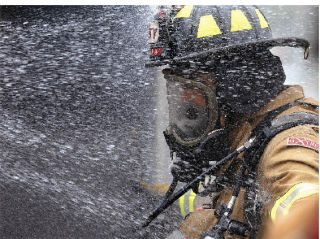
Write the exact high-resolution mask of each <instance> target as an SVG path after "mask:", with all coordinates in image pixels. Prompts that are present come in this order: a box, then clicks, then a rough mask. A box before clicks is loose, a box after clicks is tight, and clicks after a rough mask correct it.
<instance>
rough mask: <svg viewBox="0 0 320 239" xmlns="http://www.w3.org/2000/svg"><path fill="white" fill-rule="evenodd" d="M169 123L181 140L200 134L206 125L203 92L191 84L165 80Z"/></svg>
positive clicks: (206, 118) (187, 139)
mask: <svg viewBox="0 0 320 239" xmlns="http://www.w3.org/2000/svg"><path fill="white" fill-rule="evenodd" d="M167 89H168V103H169V121H170V125H171V126H172V127H173V129H174V130H175V131H176V133H177V134H178V135H179V137H181V138H182V139H183V140H186V141H190V140H194V139H197V138H198V137H200V136H202V135H203V133H204V131H205V130H206V129H207V127H208V110H207V103H206V97H205V94H204V92H203V91H202V90H201V89H200V88H198V87H196V86H192V85H191V84H184V83H181V82H177V81H167Z"/></svg>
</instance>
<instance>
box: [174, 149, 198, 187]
mask: <svg viewBox="0 0 320 239" xmlns="http://www.w3.org/2000/svg"><path fill="white" fill-rule="evenodd" d="M169 167H170V171H171V173H172V175H173V177H175V178H177V179H178V180H179V181H180V182H185V183H187V182H190V181H191V180H192V179H194V178H195V177H197V176H199V175H200V174H201V173H202V167H201V165H197V163H196V162H195V160H194V159H191V158H190V159H185V158H181V157H180V156H179V155H177V153H176V152H173V153H172V160H171V163H170V166H169Z"/></svg>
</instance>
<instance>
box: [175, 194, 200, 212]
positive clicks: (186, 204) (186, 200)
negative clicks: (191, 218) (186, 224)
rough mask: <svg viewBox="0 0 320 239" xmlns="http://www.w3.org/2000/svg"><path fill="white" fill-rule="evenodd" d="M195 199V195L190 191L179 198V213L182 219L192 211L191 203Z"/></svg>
mask: <svg viewBox="0 0 320 239" xmlns="http://www.w3.org/2000/svg"><path fill="white" fill-rule="evenodd" d="M195 197H196V194H195V193H194V192H193V191H192V190H189V191H188V192H186V193H185V194H183V195H182V196H181V197H180V198H179V207H180V212H181V214H182V216H183V217H185V216H186V215H187V214H188V213H190V212H193V211H194V205H193V203H194V199H195Z"/></svg>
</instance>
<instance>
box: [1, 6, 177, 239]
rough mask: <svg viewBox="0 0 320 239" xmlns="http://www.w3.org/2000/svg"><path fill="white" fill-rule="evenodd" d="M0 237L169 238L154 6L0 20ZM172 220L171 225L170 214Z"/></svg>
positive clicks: (9, 11)
mask: <svg viewBox="0 0 320 239" xmlns="http://www.w3.org/2000/svg"><path fill="white" fill-rule="evenodd" d="M0 12H1V15H0V101H1V103H0V132H1V133H0V188H1V192H0V237H1V238H164V237H165V235H166V234H167V233H168V232H169V231H170V230H171V229H172V228H173V226H174V225H175V224H176V223H174V224H170V223H168V221H166V219H167V218H171V220H175V221H176V222H177V221H178V220H177V217H178V214H177V213H176V210H168V213H169V214H170V215H169V217H166V218H162V219H159V220H157V221H156V222H155V223H154V224H152V225H151V226H150V227H149V228H148V229H147V230H138V231H135V228H136V226H137V225H139V224H140V223H141V222H142V219H143V218H144V217H146V216H147V214H148V213H149V212H150V211H151V210H152V209H153V208H154V207H155V206H156V205H157V204H158V202H159V200H160V197H159V196H156V195H151V194H150V193H149V192H148V191H146V190H145V189H144V188H143V187H142V186H141V185H140V181H141V180H146V179H148V178H151V175H150V174H152V167H153V158H154V152H153V148H152V146H153V143H154V123H155V122H154V121H155V116H154V112H153V109H154V104H155V99H154V90H155V87H156V83H155V82H154V81H153V77H152V76H153V74H154V73H153V72H152V71H148V70H147V69H145V67H144V61H145V58H146V51H148V46H147V29H148V22H149V21H150V19H151V17H152V15H153V12H151V10H150V8H149V7H148V6H63V7H62V6H2V7H1V8H0ZM168 213H167V214H168Z"/></svg>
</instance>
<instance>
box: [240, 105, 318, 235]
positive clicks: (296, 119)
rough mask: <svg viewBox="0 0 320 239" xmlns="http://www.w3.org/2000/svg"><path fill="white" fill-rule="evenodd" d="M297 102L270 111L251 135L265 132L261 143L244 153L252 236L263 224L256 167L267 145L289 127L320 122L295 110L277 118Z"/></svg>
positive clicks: (309, 114)
mask: <svg viewBox="0 0 320 239" xmlns="http://www.w3.org/2000/svg"><path fill="white" fill-rule="evenodd" d="M296 102H297V101H294V102H292V103H290V104H288V105H285V106H283V107H280V108H279V109H276V110H274V111H271V112H269V114H268V115H267V117H266V118H265V119H264V120H263V121H262V122H261V123H260V124H259V125H258V126H257V127H256V128H255V129H254V131H253V132H252V134H251V137H252V136H256V137H259V136H258V135H259V132H263V136H262V137H261V143H260V144H258V145H257V146H256V147H254V148H253V149H252V150H249V151H246V152H245V153H244V159H245V161H246V162H248V165H247V167H248V177H247V179H246V181H247V182H250V183H247V184H246V185H248V186H247V188H246V196H245V204H244V214H245V217H246V219H247V221H248V223H249V226H250V228H251V233H250V238H255V236H256V233H257V232H258V230H259V227H260V224H261V211H262V208H263V201H262V197H260V196H259V194H260V193H259V192H260V190H259V188H258V185H257V183H256V168H257V165H258V163H259V160H260V158H261V156H262V154H263V152H264V149H265V147H266V146H267V145H268V143H269V142H270V141H271V139H272V138H273V137H274V136H276V135H277V134H279V133H281V132H283V131H285V130H287V129H290V128H293V127H296V126H299V125H307V124H311V125H318V124H319V117H318V115H316V114H313V113H307V112H295V113H291V114H288V115H284V116H281V117H279V118H275V117H276V116H277V115H279V114H280V113H282V112H284V111H285V110H286V109H288V108H289V107H291V106H292V105H293V104H295V103H296ZM304 104H305V103H304ZM308 105H309V104H308ZM309 106H312V107H314V105H311V104H310V105H309ZM315 110H318V109H317V107H316V108H315ZM260 134H261V133H260ZM252 182H254V183H252Z"/></svg>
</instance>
